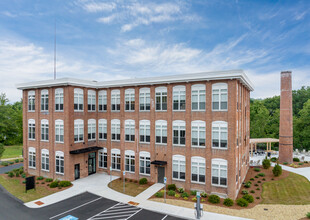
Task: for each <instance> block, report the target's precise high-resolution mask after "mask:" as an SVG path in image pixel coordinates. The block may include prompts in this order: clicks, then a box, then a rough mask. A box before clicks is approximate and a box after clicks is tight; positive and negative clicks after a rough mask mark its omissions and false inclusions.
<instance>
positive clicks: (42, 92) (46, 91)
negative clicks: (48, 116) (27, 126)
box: [40, 89, 49, 112]
mask: <svg viewBox="0 0 310 220" xmlns="http://www.w3.org/2000/svg"><path fill="white" fill-rule="evenodd" d="M42 95H44V96H46V95H47V97H44V100H45V99H47V109H43V110H42V98H43V97H42ZM45 101H46V100H45ZM45 101H44V102H45ZM48 102H49V95H48V90H47V89H43V90H41V100H40V111H41V112H48V109H49V103H48ZM44 104H46V103H44ZM44 106H45V105H44Z"/></svg>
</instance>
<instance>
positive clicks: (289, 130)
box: [279, 71, 293, 163]
mask: <svg viewBox="0 0 310 220" xmlns="http://www.w3.org/2000/svg"><path fill="white" fill-rule="evenodd" d="M279 139H280V140H279V162H281V163H283V162H288V163H292V162H293V107H292V72H291V71H285V72H281V97H280V131H279Z"/></svg>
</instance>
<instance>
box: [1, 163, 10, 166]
mask: <svg viewBox="0 0 310 220" xmlns="http://www.w3.org/2000/svg"><path fill="white" fill-rule="evenodd" d="M1 165H2V166H5V167H7V166H8V165H9V164H8V162H1Z"/></svg>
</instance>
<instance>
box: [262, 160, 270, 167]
mask: <svg viewBox="0 0 310 220" xmlns="http://www.w3.org/2000/svg"><path fill="white" fill-rule="evenodd" d="M262 164H263V168H264V169H268V168H269V167H270V166H271V162H270V160H269V159H268V158H267V157H266V158H265V159H264V160H263V162H262Z"/></svg>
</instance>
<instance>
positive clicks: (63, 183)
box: [58, 181, 72, 187]
mask: <svg viewBox="0 0 310 220" xmlns="http://www.w3.org/2000/svg"><path fill="white" fill-rule="evenodd" d="M71 185H72V183H71V182H70V181H60V182H59V183H58V186H60V187H68V186H71Z"/></svg>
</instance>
